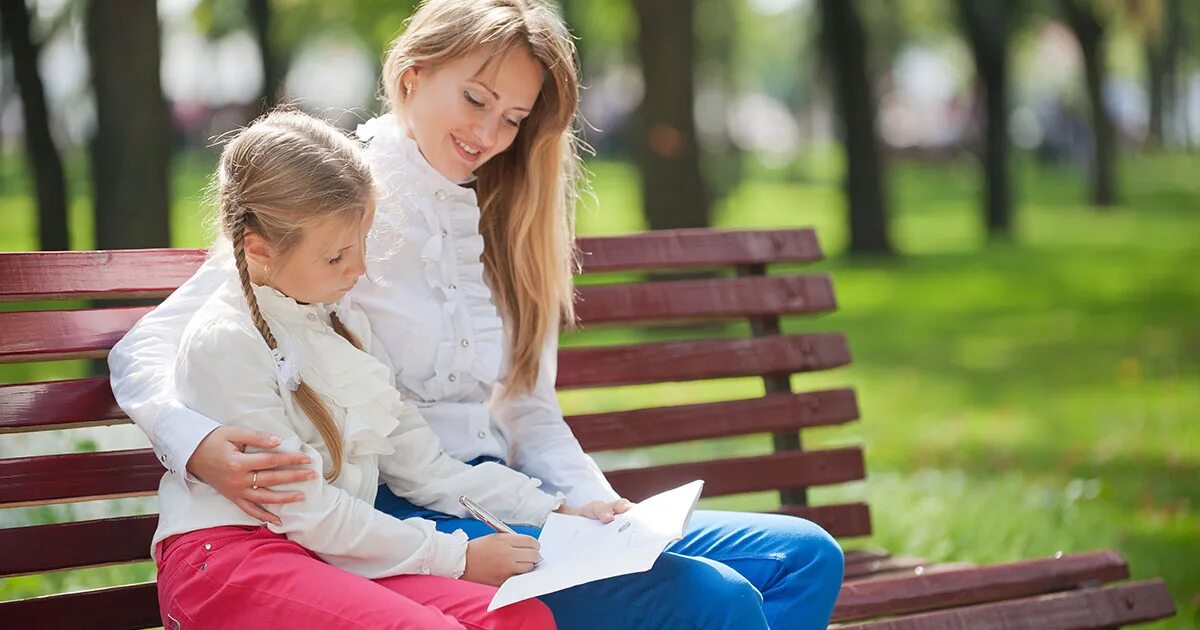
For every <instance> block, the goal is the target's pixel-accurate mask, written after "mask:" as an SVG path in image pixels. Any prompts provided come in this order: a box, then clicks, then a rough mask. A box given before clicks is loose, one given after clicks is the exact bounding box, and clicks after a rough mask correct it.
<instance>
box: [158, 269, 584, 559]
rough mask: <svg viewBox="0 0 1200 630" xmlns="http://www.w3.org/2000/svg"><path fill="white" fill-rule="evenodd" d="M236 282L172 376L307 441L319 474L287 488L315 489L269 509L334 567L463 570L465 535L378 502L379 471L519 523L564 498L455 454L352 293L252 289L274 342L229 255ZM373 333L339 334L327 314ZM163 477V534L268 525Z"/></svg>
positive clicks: (399, 490)
mask: <svg viewBox="0 0 1200 630" xmlns="http://www.w3.org/2000/svg"><path fill="white" fill-rule="evenodd" d="M217 264H218V265H222V264H223V266H224V267H225V269H226V271H227V273H226V277H227V279H226V281H225V282H224V283H222V284H221V285H220V286H219V287H218V288H217V289H216V291H215V292H214V293H213V294H212V295H211V296H210V297H209V298H208V299H207V300H206V301H205V302H204V304H203V305H201V306H200V309H199V310H198V311H197V312H196V314H195V316H194V317H192V319H191V321H190V322H189V323H188V325H187V328H186V329H185V331H184V332H183V336H182V340H181V345H180V349H179V354H178V358H177V360H176V367H175V374H174V380H175V383H176V388H177V391H178V394H179V400H180V402H181V403H183V404H185V405H187V406H188V407H189V408H190V409H192V410H194V411H195V412H198V413H202V414H205V415H207V416H211V417H215V418H221V419H222V421H223V422H224V423H226V424H231V425H238V426H245V427H249V428H253V429H256V430H259V431H264V432H269V433H272V434H274V435H278V436H280V437H282V438H283V442H282V444H280V446H279V447H278V448H279V449H281V450H287V451H292V452H302V453H304V454H305V455H307V456H308V457H309V458H310V460H311V463H310V464H309V465H308V466H307V467H308V468H311V469H313V470H314V471H316V472H317V473H318V476H317V477H316V478H315V479H313V480H310V481H306V482H301V483H296V484H288V485H286V486H277V487H276V489H280V490H299V491H302V492H303V493H304V500H303V501H300V502H297V503H289V504H284V505H273V506H266V507H267V508H268V509H270V510H271V511H273V512H275V513H276V514H278V515H279V517H280V520H281V521H282V524H281V525H278V526H277V525H274V524H268V525H267V526H268V527H269V528H270V529H271V530H272V531H275V532H277V533H282V534H285V535H287V537H288V538H289V539H291V540H294V541H296V542H297V543H299V544H300V545H302V546H304V547H305V548H307V549H309V550H311V551H313V552H315V553H316V554H318V555H319V556H321V558H322V559H324V560H326V561H327V562H329V563H330V564H333V565H335V566H339V567H342V568H344V569H346V570H348V571H351V572H352V573H356V574H358V575H361V576H364V577H367V578H379V577H385V576H389V575H396V574H407V573H423V574H432V575H442V576H447V577H458V576H459V575H461V574H462V572H463V569H464V567H465V564H466V544H467V540H466V536H465V535H464V534H463V533H462V532H461V531H458V532H455V533H453V534H444V533H440V532H438V531H437V530H435V529H434V526H433V523H432V522H430V521H427V520H424V519H420V518H411V519H406V520H403V521H401V520H398V519H396V518H393V517H391V516H389V515H387V514H384V513H382V512H379V511H377V510H376V509H375V508H374V500H375V496H376V493H377V491H378V488H379V484H380V483H381V481H382V482H384V483H387V484H388V486H389V487H390V488H391V489H392V491H393V492H395V493H396V494H398V495H400V496H402V497H405V498H406V499H408V500H410V501H412V502H413V503H416V504H418V505H427V506H429V507H431V508H433V509H436V510H439V511H442V512H447V513H451V514H455V515H458V516H466V515H467V514H466V511H465V510H464V509H463V508H462V506H460V505H459V504H458V501H457V497H458V496H460V495H463V494H466V495H468V496H471V497H472V498H474V499H475V500H476V501H478V502H479V503H481V504H482V505H484V506H485V507H487V508H488V509H490V510H492V511H493V512H495V513H496V514H497V515H498V516H500V517H501V518H504V519H506V520H509V521H512V522H531V523H535V524H536V523H541V522H542V521H543V520H544V519H545V518H546V516H547V515H548V514H549V513H550V511H551V510H553V509H554V508H555V507H557V506H558V504H559V503H560V500H559V499H558V498H557V497H554V496H550V495H548V494H546V493H545V492H542V491H541V490H539V489H538V486H539V485H540V483H539V482H538V481H537V480H534V479H530V478H529V477H526V476H525V475H522V474H521V473H519V472H516V471H514V470H512V469H509V468H507V467H505V466H502V465H500V464H496V463H484V464H480V465H478V466H468V465H467V464H464V463H463V462H461V461H459V460H457V459H454V458H452V457H449V456H448V455H446V454H445V452H444V451H442V449H441V448H440V443H439V440H438V438H437V436H436V435H434V433H433V432H432V431H431V430H430V429H429V426H428V425H427V424H426V423H425V420H424V418H422V416H421V414H420V413H419V412H418V411H417V410H416V408H414V407H413V406H412V405H410V404H408V403H407V402H404V401H403V399H402V398H401V396H400V393H399V392H398V391H396V389H395V387H394V386H393V382H394V381H393V374H392V370H391V368H390V367H389V365H388V357H387V355H386V353H383V352H381V350H380V348H379V345H380V344H379V343H378V340H377V339H374V338H373V337H372V335H371V330H370V326H369V325H368V323H367V320H366V316H365V315H364V314H363V313H362V311H361V310H359V309H358V308H357V307H356V306H352V305H351V302H350V301H349V300H345V301H343V303H342V304H340V305H338V306H337V307H332V308H331V307H329V306H326V305H320V304H316V305H306V304H298V303H297V302H295V301H294V300H292V299H291V298H288V297H287V296H285V295H283V294H281V293H279V292H278V291H275V290H274V289H271V288H268V287H261V286H257V287H255V289H254V291H255V296H256V298H257V301H258V304H259V308H260V311H261V312H262V314H263V317H264V318H265V319H266V321H267V323H268V324H269V326H270V328H271V332H272V334H273V335H274V336H275V337H276V339H277V341H278V344H277V345H278V348H279V349H278V350H277V351H275V352H272V351H271V349H270V348H269V347H268V346H267V344H266V342H265V341H264V340H263V338H262V336H261V334H260V333H259V332H258V330H257V329H256V328H255V327H254V324H253V322H252V320H251V317H250V311H249V307H248V305H247V304H246V299H245V297H244V296H243V295H242V291H241V287H240V284H239V283H238V281H237V278H236V275H235V274H234V272H233V269H232V263H231V261H228V260H226V261H225V262H224V263H220V262H219V261H218V263H217ZM333 309H336V312H337V314H338V317H339V318H340V319H341V320H342V322H343V323H344V324H345V325H346V327H347V328H348V329H349V330H350V331H351V332H352V333H354V335H355V336H356V337H357V338H358V339H359V341H360V342H361V343H362V344H363V348H364V349H363V350H359V349H357V348H355V347H354V346H353V345H352V344H351V343H350V342H348V341H347V340H346V339H344V338H343V337H341V336H340V335H338V334H337V333H336V332H334V330H333V328H332V327H331V326H330V320H329V313H330V311H331V310H333ZM300 381H303V382H304V383H305V384H306V385H307V386H309V387H310V388H312V390H313V391H314V392H315V393H316V394H318V395H319V396H320V397H321V398H322V399H323V400H324V401H325V403H326V406H327V407H328V409H329V410H330V412H331V414H332V416H333V418H334V420H335V421H336V422H337V424H338V426H339V428H340V429H341V434H342V437H343V440H344V445H343V453H344V459H343V464H342V468H341V472H340V474H339V476H338V477H337V478H336V479H334V480H333V481H332V482H326V481H325V480H324V475H325V474H327V473H329V471H330V468H331V461H332V459H331V455H330V451H329V448H328V445H327V444H326V443H325V441H324V440H323V439H322V438H321V435H320V433H319V432H318V431H317V428H316V427H315V426H314V425H313V424H312V422H310V421H309V419H308V417H307V416H306V415H305V414H304V412H303V411H302V410H301V409H300V407H299V405H298V404H297V402H296V400H295V398H294V393H293V392H294V389H295V387H296V386H297V384H298V383H299V382H300ZM171 477H172V475H170V474H167V475H164V476H163V481H162V482H161V484H160V488H159V500H160V511H161V515H160V517H159V524H158V529H157V531H156V532H155V534H154V543H153V544H155V545H157V543H158V542H159V541H161V540H163V539H165V538H167V537H169V536H172V535H175V534H182V533H186V532H191V531H196V530H201V529H206V528H210V527H217V526H223V525H248V526H257V525H260V523H259V522H258V521H256V520H255V519H254V518H252V517H250V516H249V515H247V514H245V513H244V512H242V511H241V510H240V509H239V508H238V507H237V506H235V505H234V504H233V503H232V502H230V501H228V500H227V499H225V498H224V497H222V496H221V495H219V494H218V493H217V492H216V491H215V490H213V489H212V488H211V487H210V486H207V485H205V484H199V483H193V484H179V483H175V482H174V481H172V480H171Z"/></svg>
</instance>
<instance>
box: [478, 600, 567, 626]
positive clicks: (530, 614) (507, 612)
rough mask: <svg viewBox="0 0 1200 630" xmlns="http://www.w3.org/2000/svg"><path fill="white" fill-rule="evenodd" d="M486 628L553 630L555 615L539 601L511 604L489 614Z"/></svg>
mask: <svg viewBox="0 0 1200 630" xmlns="http://www.w3.org/2000/svg"><path fill="white" fill-rule="evenodd" d="M486 619H487V623H486V624H485V625H484V627H485V628H496V629H497V630H500V629H504V630H508V629H510V628H512V629H514V630H553V629H554V628H555V625H554V615H553V614H552V613H551V612H550V608H549V607H547V606H546V605H545V604H543V603H542V602H541V600H537V599H527V600H525V601H523V602H517V603H515V604H510V605H508V606H505V607H504V608H500V609H497V610H493V611H492V612H490V613H488V614H487V617H486Z"/></svg>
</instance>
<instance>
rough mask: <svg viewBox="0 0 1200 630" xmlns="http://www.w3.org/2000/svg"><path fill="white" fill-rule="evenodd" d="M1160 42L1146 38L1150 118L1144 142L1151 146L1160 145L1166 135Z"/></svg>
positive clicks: (1164, 82) (1147, 90)
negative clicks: (1164, 128)
mask: <svg viewBox="0 0 1200 630" xmlns="http://www.w3.org/2000/svg"><path fill="white" fill-rule="evenodd" d="M1161 44H1162V42H1160V41H1157V40H1156V39H1154V38H1148V39H1147V40H1146V92H1147V96H1149V101H1150V103H1149V108H1150V120H1149V123H1148V126H1147V129H1146V143H1147V144H1149V145H1151V146H1153V147H1161V146H1162V145H1163V138H1165V137H1166V133H1164V130H1163V126H1164V123H1165V122H1166V118H1165V116H1164V115H1163V114H1164V109H1165V107H1166V103H1165V102H1164V100H1163V96H1164V94H1163V92H1164V91H1165V89H1166V88H1165V84H1166V75H1165V69H1164V68H1163V55H1162V49H1161Z"/></svg>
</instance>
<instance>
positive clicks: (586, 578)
mask: <svg viewBox="0 0 1200 630" xmlns="http://www.w3.org/2000/svg"><path fill="white" fill-rule="evenodd" d="M703 488H704V482H703V481H693V482H691V483H689V484H686V485H683V486H680V487H678V488H675V489H674V490H668V491H666V492H663V493H661V494H656V495H654V496H653V497H650V498H649V499H646V500H645V501H642V502H641V503H638V504H637V505H635V506H633V508H632V509H630V510H629V511H628V512H626V513H624V514H618V515H617V516H616V519H615V520H613V522H611V523H608V524H607V525H605V524H602V523H600V521H597V520H593V519H590V518H583V517H581V516H567V515H565V514H551V515H550V518H548V519H546V524H545V526H544V527H542V534H541V536H539V537H538V541H539V542H540V543H541V547H542V549H541V553H542V561H541V562H540V563H538V566H537V568H535V569H534V570H533V571H530V572H529V573H525V574H522V575H515V576H513V577H511V578H509V579H508V580H506V581H505V582H504V584H502V585H501V586H500V589H499V590H498V591H496V595H495V597H493V598H492V603H491V604H490V605H489V606H488V610H496V609H497V608H500V607H502V606H507V605H509V604H513V603H516V602H519V601H523V600H526V599H529V598H531V597H537V596H539V595H546V594H547V593H554V592H556V591H561V590H562V589H564V588H570V587H572V586H577V585H579V584H586V583H588V582H594V581H596V580H603V579H605V578H610V577H615V576H618V575H626V574H629V573H638V572H641V571H649V570H650V567H652V566H654V562H655V560H658V556H659V554H661V553H662V552H663V550H664V549H666V547H667V545H668V544H670V543H671V542H672V541H675V540H679V539H680V538H683V534H684V532H685V531H687V524H688V522H689V521H690V520H691V518H692V512H693V511H694V510H695V509H696V500H697V499H699V498H700V491H701V489H703Z"/></svg>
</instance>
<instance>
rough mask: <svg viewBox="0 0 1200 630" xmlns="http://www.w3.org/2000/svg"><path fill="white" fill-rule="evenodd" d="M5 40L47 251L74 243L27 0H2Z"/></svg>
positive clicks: (41, 235) (0, 17) (40, 242)
mask: <svg viewBox="0 0 1200 630" xmlns="http://www.w3.org/2000/svg"><path fill="white" fill-rule="evenodd" d="M0 22H2V25H0V26H2V28H3V33H4V41H5V43H6V44H7V45H8V48H9V50H10V51H11V54H12V60H13V70H14V74H15V75H16V82H17V88H18V89H19V90H20V92H21V110H22V112H23V113H24V118H25V154H26V155H27V156H28V158H29V164H30V167H31V168H32V169H33V179H34V188H35V189H36V191H37V203H38V246H39V247H40V248H41V249H42V250H66V249H70V248H71V244H70V239H69V235H68V228H67V182H66V177H65V176H64V175H63V164H62V158H61V157H60V156H59V154H58V149H57V148H56V147H55V146H54V138H53V137H52V136H51V135H50V113H49V111H48V110H47V109H46V92H45V90H44V89H43V87H42V77H41V75H40V74H38V55H39V52H40V51H39V49H40V45H39V44H38V43H37V42H34V41H33V37H32V36H31V33H30V18H29V9H28V7H27V6H26V5H25V0H0Z"/></svg>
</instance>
